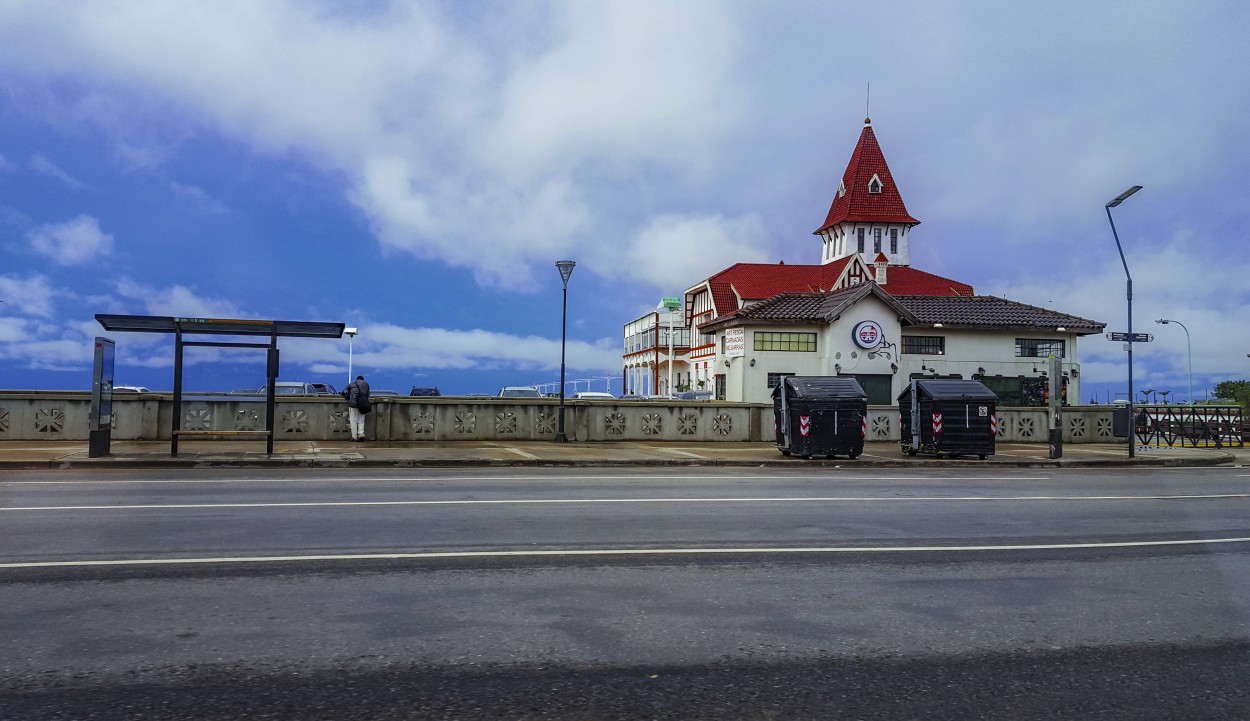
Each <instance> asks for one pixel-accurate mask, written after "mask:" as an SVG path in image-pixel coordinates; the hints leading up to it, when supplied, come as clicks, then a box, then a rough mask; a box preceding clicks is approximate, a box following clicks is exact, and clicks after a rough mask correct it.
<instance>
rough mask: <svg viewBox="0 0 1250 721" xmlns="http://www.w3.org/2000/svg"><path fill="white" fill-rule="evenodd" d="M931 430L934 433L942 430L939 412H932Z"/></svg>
mask: <svg viewBox="0 0 1250 721" xmlns="http://www.w3.org/2000/svg"><path fill="white" fill-rule="evenodd" d="M933 432H934V433H941V432H942V414H941V413H934V414H933Z"/></svg>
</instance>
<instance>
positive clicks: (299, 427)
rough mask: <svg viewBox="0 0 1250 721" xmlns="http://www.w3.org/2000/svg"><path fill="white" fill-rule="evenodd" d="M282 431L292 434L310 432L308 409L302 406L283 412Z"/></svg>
mask: <svg viewBox="0 0 1250 721" xmlns="http://www.w3.org/2000/svg"><path fill="white" fill-rule="evenodd" d="M282 432H283V433H291V434H301V435H302V434H307V433H308V411H306V410H304V409H302V408H296V409H293V410H288V411H283V412H282Z"/></svg>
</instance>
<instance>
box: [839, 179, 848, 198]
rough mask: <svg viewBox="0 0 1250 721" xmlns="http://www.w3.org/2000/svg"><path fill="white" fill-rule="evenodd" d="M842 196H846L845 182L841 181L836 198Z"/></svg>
mask: <svg viewBox="0 0 1250 721" xmlns="http://www.w3.org/2000/svg"><path fill="white" fill-rule="evenodd" d="M844 195H846V181H841V182H839V183H838V197H839V198H841V197H842V196H844Z"/></svg>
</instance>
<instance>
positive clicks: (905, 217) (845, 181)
mask: <svg viewBox="0 0 1250 721" xmlns="http://www.w3.org/2000/svg"><path fill="white" fill-rule="evenodd" d="M874 175H875V176H877V178H878V179H879V180H880V181H881V186H882V187H881V192H880V193H869V192H868V183H869V181H871V180H872V176H874ZM842 185H843V186H844V187H845V188H846V192H845V193H841V192H839V193H838V194H837V195H835V196H834V198H833V204H832V205H831V206H829V215H828V216H826V217H825V223H824V225H822V226H820V228H818V229H817V230H816V231H815V233H816V234H819V233H821V232H822V231H824V230H825V229H826V228H828V227H830V226H832V225H837V224H838V223H841V222H842V221H845V220H849V221H853V222H869V223H911V224H913V225H916V224H918V223H920V221H919V220H916V219H915V218H913V217H911V214H909V213H908V212H907V206H905V205H903V196H902V195H900V194H899V192H898V186H897V185H895V184H894V176H892V175H890V166H888V165H886V162H885V155H884V154H883V153H882V152H881V146H880V145H878V144H877V136H876V135H875V134H873V132H872V121H871V120H868V119H867V118H865V119H864V130H863V132H861V133H860V134H859V142H858V143H856V145H855V152H853V153H851V162H850V163H848V164H847V166H846V172H845V173H843V174H842Z"/></svg>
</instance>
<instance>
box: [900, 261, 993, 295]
mask: <svg viewBox="0 0 1250 721" xmlns="http://www.w3.org/2000/svg"><path fill="white" fill-rule="evenodd" d="M885 289H886V291H888V292H889V294H890V295H973V294H974V291H973V289H972V286H970V285H968V284H967V283H960V282H959V281H957V280H951V279H950V278H944V277H942V276H940V275H934V274H933V273H929V272H927V271H923V270H918V269H916V268H913V267H911V266H910V265H892V266H890V267H889V269H888V270H887V271H886V284H885Z"/></svg>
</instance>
